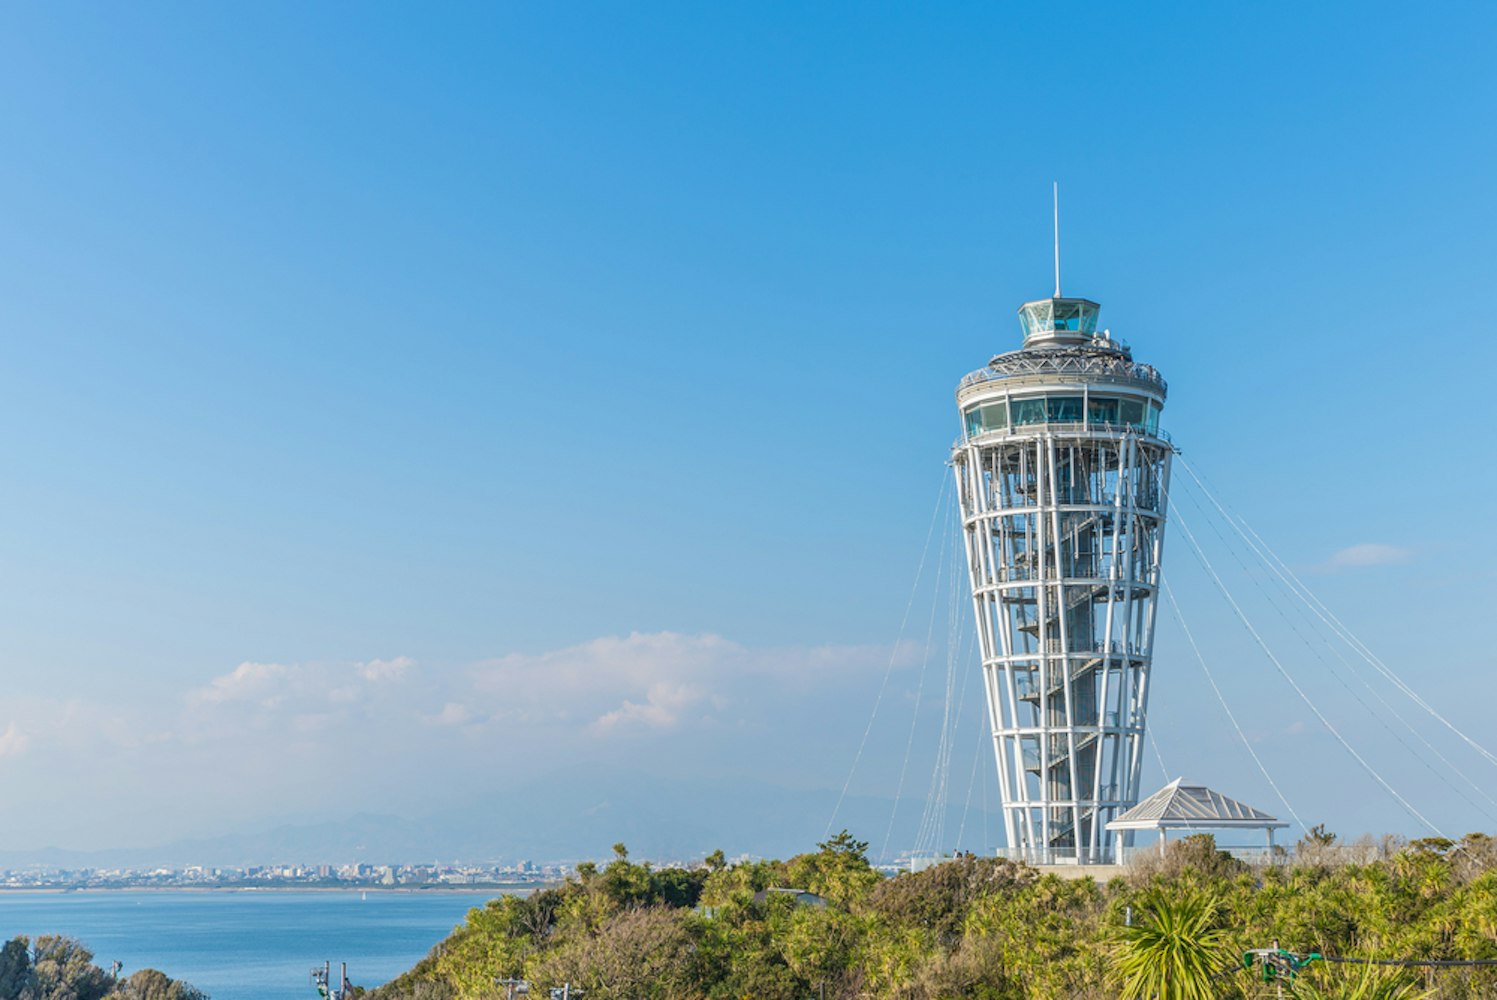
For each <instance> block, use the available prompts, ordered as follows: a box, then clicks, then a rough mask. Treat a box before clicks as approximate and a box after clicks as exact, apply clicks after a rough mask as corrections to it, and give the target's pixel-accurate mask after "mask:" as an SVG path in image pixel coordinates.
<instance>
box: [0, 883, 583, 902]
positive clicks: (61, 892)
mask: <svg viewBox="0 0 1497 1000" xmlns="http://www.w3.org/2000/svg"><path fill="white" fill-rule="evenodd" d="M560 884H561V883H559V882H494V883H486V884H483V885H367V886H366V885H80V886H64V885H59V886H29V885H28V886H20V885H18V886H0V898H3V897H4V896H7V895H18V896H20V895H36V896H76V895H82V894H86V893H101V894H102V893H117V892H192V893H231V892H255V893H263V892H317V893H329V894H333V893H350V894H351V893H382V894H386V895H413V896H414V895H423V896H443V895H445V896H477V895H484V894H495V893H497V894H500V895H509V896H514V895H521V894H524V893H531V892H537V891H539V890H541V889H549V888H551V887H552V886H555V885H560Z"/></svg>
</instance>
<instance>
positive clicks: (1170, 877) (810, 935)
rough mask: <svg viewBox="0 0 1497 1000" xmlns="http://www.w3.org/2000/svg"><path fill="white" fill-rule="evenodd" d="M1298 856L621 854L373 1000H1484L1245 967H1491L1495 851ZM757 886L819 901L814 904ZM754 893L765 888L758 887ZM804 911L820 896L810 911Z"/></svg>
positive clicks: (1496, 953) (846, 848)
mask: <svg viewBox="0 0 1497 1000" xmlns="http://www.w3.org/2000/svg"><path fill="white" fill-rule="evenodd" d="M1316 834H1317V835H1316V836H1315V837H1312V838H1310V839H1309V840H1307V841H1306V842H1302V844H1301V848H1300V851H1299V852H1298V853H1299V856H1300V861H1299V862H1298V863H1296V864H1294V865H1292V866H1290V865H1284V866H1279V867H1261V868H1250V867H1248V866H1247V865H1245V864H1243V863H1241V862H1239V861H1237V860H1235V859H1233V858H1231V857H1230V856H1228V855H1227V854H1225V853H1223V852H1220V851H1217V850H1216V847H1215V844H1214V842H1213V841H1212V840H1211V838H1210V837H1209V836H1196V837H1189V838H1186V839H1185V840H1182V841H1180V842H1177V843H1175V844H1172V845H1170V848H1169V851H1168V854H1167V856H1166V857H1165V858H1164V859H1162V860H1160V861H1157V862H1155V863H1154V864H1152V865H1148V866H1145V867H1141V868H1137V869H1134V870H1131V871H1130V874H1129V875H1128V877H1126V878H1118V879H1115V880H1113V881H1112V882H1110V883H1108V884H1106V885H1099V884H1097V883H1096V882H1094V881H1092V880H1091V879H1078V880H1074V881H1067V880H1064V879H1061V878H1058V877H1056V876H1054V875H1041V874H1040V873H1038V872H1037V871H1035V870H1034V869H1032V868H1028V867H1026V866H1024V865H1021V864H1016V863H1013V862H1009V861H1004V860H998V859H988V858H976V857H972V856H970V855H969V856H965V857H960V858H957V859H955V860H952V861H950V862H948V863H945V864H941V865H937V866H935V867H933V868H930V869H927V870H925V871H923V872H920V873H918V874H904V875H899V876H898V877H895V878H884V877H883V876H881V875H880V874H879V873H878V872H876V871H875V870H874V869H873V868H871V867H870V866H869V864H868V861H867V858H866V847H867V845H866V844H863V843H860V842H858V841H856V840H854V839H853V838H852V837H850V836H849V835H848V834H847V833H846V832H845V831H844V832H843V833H842V834H840V835H839V836H837V837H834V838H832V839H831V840H829V841H827V842H826V843H824V844H821V845H819V850H817V851H816V852H814V853H809V854H802V855H799V856H797V857H793V858H791V859H790V860H788V861H759V862H751V863H745V864H736V865H727V864H725V863H724V861H723V858H722V855H721V852H718V853H717V854H715V855H713V856H712V857H709V858H708V859H707V860H706V862H704V863H703V864H702V865H701V866H699V867H696V868H691V869H680V868H665V869H657V868H653V867H651V866H650V865H649V864H637V863H635V862H632V861H630V860H629V857H628V852H627V851H626V849H625V848H624V846H623V845H622V844H620V845H616V846H615V848H614V851H615V858H614V860H613V861H612V862H611V863H609V864H607V865H606V866H604V867H603V868H601V869H599V868H597V867H596V866H592V865H583V866H580V868H579V871H578V874H577V876H576V877H575V878H574V879H572V880H571V881H569V882H567V883H566V884H564V885H561V886H559V887H556V888H551V889H547V890H544V891H541V892H537V893H535V894H534V895H532V896H529V897H524V898H522V897H519V896H505V897H502V898H500V899H495V900H493V901H491V902H489V903H488V904H487V905H486V906H484V907H482V908H479V909H475V910H473V911H472V912H470V913H469V915H468V918H467V921H466V923H465V924H464V925H463V926H461V927H459V928H458V929H457V930H456V931H455V932H454V933H453V934H452V935H451V936H450V937H449V938H447V940H445V941H443V942H442V943H441V944H439V945H438V946H437V947H436V948H435V949H434V950H433V951H432V953H431V954H430V955H429V956H428V957H427V958H426V959H424V960H423V961H422V962H421V963H420V964H419V965H417V966H416V967H415V968H414V969H412V970H411V971H410V972H408V973H406V974H405V975H403V976H401V977H400V978H399V979H397V980H395V981H393V982H391V983H389V984H387V985H385V986H383V987H381V988H379V989H377V990H374V991H372V992H371V993H370V994H369V996H370V997H371V998H372V1000H490V998H498V997H503V996H505V993H504V991H503V989H502V988H500V987H498V986H496V985H495V979H496V978H505V977H510V976H516V977H522V978H524V979H527V980H530V981H531V982H532V984H533V985H532V988H531V995H532V996H541V997H544V996H546V995H547V994H546V990H548V989H549V988H551V987H555V986H560V985H562V984H563V983H564V982H570V983H571V984H572V986H573V988H574V989H580V990H582V991H583V996H584V997H585V998H586V1000H616V998H617V1000H626V998H627V1000H650V998H660V1000H665V998H672V1000H675V998H713V1000H729V998H735V1000H736V998H754V1000H806V998H807V997H815V998H823V997H824V998H826V1000H853V998H874V997H877V998H909V1000H926V998H930V1000H935V998H946V997H951V998H956V997H972V998H982V1000H1010V998H1013V1000H1018V998H1029V997H1045V998H1067V1000H1070V998H1102V997H1107V998H1113V997H1150V996H1156V995H1157V996H1161V997H1181V998H1186V997H1202V998H1205V997H1212V998H1216V997H1224V998H1231V997H1256V996H1274V995H1276V993H1277V990H1278V988H1279V987H1280V986H1281V985H1282V986H1284V988H1285V990H1286V993H1285V995H1291V993H1292V995H1293V996H1299V997H1306V998H1353V997H1356V998H1389V1000H1393V998H1404V1000H1408V998H1415V997H1438V998H1450V1000H1455V998H1463V1000H1464V998H1476V997H1492V996H1497V967H1494V966H1485V967H1446V968H1439V969H1434V970H1432V969H1429V968H1410V967H1399V966H1372V965H1356V964H1330V963H1325V962H1316V963H1312V964H1311V965H1310V967H1309V968H1308V969H1306V970H1305V971H1304V972H1302V973H1301V974H1300V975H1299V976H1298V977H1297V978H1296V979H1295V980H1294V981H1293V982H1292V983H1284V982H1283V980H1278V981H1275V982H1272V983H1267V982H1265V981H1264V980H1263V978H1262V975H1261V973H1260V972H1258V971H1246V970H1244V969H1243V962H1242V959H1243V953H1244V952H1245V951H1247V950H1248V949H1252V948H1264V947H1268V946H1269V945H1270V944H1271V943H1272V942H1274V941H1278V942H1280V943H1281V944H1282V945H1283V947H1284V948H1286V949H1289V950H1291V951H1295V952H1300V953H1305V952H1310V951H1317V952H1320V953H1321V954H1323V955H1327V956H1338V957H1353V958H1376V959H1385V960H1386V959H1466V960H1476V959H1480V960H1497V841H1494V840H1492V839H1491V838H1489V837H1487V836H1485V835H1483V834H1472V835H1470V836H1467V837H1466V838H1464V839H1463V840H1461V841H1460V842H1458V843H1457V842H1452V841H1449V840H1443V839H1429V840H1421V841H1414V842H1412V843H1407V844H1404V843H1401V842H1393V841H1389V842H1385V843H1384V844H1382V845H1381V846H1378V845H1370V844H1369V845H1366V847H1365V849H1364V850H1362V851H1360V852H1357V851H1352V852H1346V851H1342V850H1338V849H1336V847H1335V845H1333V841H1334V837H1332V836H1331V835H1329V834H1325V833H1324V832H1323V831H1316ZM771 887H795V888H800V889H806V890H809V891H810V892H813V893H816V894H818V895H819V896H821V897H824V899H825V900H826V905H824V906H819V905H806V903H805V902H804V901H800V902H798V901H797V899H796V898H795V897H794V896H792V895H790V894H786V893H763V892H762V890H765V889H769V888H771ZM756 893H758V894H759V896H758V898H756ZM813 904H814V901H813Z"/></svg>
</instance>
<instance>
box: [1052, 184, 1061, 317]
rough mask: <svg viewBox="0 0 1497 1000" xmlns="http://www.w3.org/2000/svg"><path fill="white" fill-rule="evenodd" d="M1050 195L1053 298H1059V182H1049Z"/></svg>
mask: <svg viewBox="0 0 1497 1000" xmlns="http://www.w3.org/2000/svg"><path fill="white" fill-rule="evenodd" d="M1050 194H1051V197H1052V198H1053V199H1054V203H1055V297H1056V298H1057V299H1058V298H1060V181H1051V182H1050Z"/></svg>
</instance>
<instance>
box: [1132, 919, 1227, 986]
mask: <svg viewBox="0 0 1497 1000" xmlns="http://www.w3.org/2000/svg"><path fill="white" fill-rule="evenodd" d="M1217 908H1218V907H1217V902H1216V900H1215V899H1213V898H1211V897H1210V896H1207V895H1205V894H1204V893H1190V894H1188V895H1185V896H1182V897H1179V898H1177V899H1173V900H1172V899H1167V898H1165V897H1164V896H1163V895H1162V894H1160V893H1157V892H1156V893H1155V894H1154V895H1153V897H1152V898H1151V899H1149V900H1148V901H1147V902H1146V903H1145V904H1144V905H1143V906H1141V907H1140V910H1141V913H1140V916H1141V918H1142V919H1141V920H1140V921H1139V922H1138V923H1135V924H1133V925H1132V926H1130V927H1124V928H1122V930H1121V931H1120V932H1119V934H1118V937H1119V944H1118V947H1117V949H1116V950H1115V952H1114V958H1115V963H1114V972H1115V974H1116V976H1117V979H1118V980H1119V988H1120V989H1121V990H1122V994H1121V995H1122V1000H1147V998H1150V997H1154V998H1158V1000H1217V998H1219V997H1220V996H1222V993H1223V990H1222V986H1223V985H1224V984H1222V983H1219V982H1218V981H1217V980H1218V979H1219V978H1220V975H1221V973H1222V970H1223V969H1224V967H1226V968H1229V967H1230V966H1229V962H1228V954H1227V945H1226V933H1227V932H1226V931H1225V930H1223V929H1222V928H1220V927H1217V926H1215V924H1216V917H1217Z"/></svg>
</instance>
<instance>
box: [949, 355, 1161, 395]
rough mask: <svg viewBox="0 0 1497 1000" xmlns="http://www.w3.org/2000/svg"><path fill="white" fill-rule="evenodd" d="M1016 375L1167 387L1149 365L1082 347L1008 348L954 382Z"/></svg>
mask: <svg viewBox="0 0 1497 1000" xmlns="http://www.w3.org/2000/svg"><path fill="white" fill-rule="evenodd" d="M1017 375H1088V376H1092V377H1094V378H1095V377H1101V378H1114V379H1126V380H1129V381H1137V382H1148V383H1150V384H1151V385H1157V386H1158V387H1159V391H1160V392H1164V391H1166V390H1167V389H1168V388H1169V386H1168V385H1167V384H1166V383H1165V381H1164V376H1162V375H1160V374H1159V369H1157V368H1155V367H1154V366H1153V365H1146V364H1141V363H1140V362H1137V361H1131V360H1129V359H1128V358H1125V357H1123V356H1122V355H1121V354H1118V353H1112V352H1101V351H1094V350H1088V349H1086V348H1084V347H1079V348H1075V347H1073V348H1061V349H1059V350H1044V351H1010V352H1009V353H1007V354H1000V355H998V356H997V357H996V358H994V359H993V360H992V361H990V362H988V365H987V367H986V368H979V369H978V370H977V371H975V372H972V373H970V374H969V375H967V376H966V377H965V378H963V379H962V380H961V382H960V383H959V384H958V385H957V391H958V392H960V391H961V390H963V389H965V388H967V387H968V386H970V385H979V384H981V383H983V382H994V381H997V380H999V379H1006V378H1013V377H1015V376H1017Z"/></svg>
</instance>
